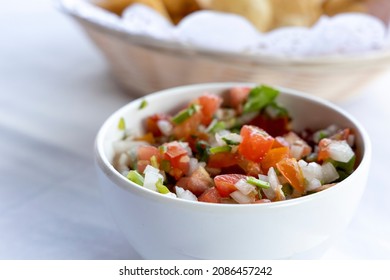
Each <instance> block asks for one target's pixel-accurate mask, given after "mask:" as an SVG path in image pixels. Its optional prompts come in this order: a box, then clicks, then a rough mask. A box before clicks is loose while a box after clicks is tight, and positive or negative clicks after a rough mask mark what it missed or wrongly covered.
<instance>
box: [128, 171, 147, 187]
mask: <svg viewBox="0 0 390 280" xmlns="http://www.w3.org/2000/svg"><path fill="white" fill-rule="evenodd" d="M127 179H129V180H130V181H132V182H133V183H136V184H137V185H140V186H143V185H144V177H142V175H141V174H139V173H138V172H137V171H136V170H130V171H129V173H127Z"/></svg>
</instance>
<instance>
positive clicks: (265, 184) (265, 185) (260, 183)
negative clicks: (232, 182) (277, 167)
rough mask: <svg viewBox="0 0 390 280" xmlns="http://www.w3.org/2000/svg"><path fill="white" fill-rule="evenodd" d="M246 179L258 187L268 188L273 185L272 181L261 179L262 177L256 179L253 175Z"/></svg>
mask: <svg viewBox="0 0 390 280" xmlns="http://www.w3.org/2000/svg"><path fill="white" fill-rule="evenodd" d="M246 181H247V182H248V183H249V184H251V185H254V186H256V187H259V188H263V189H268V188H270V187H271V185H270V183H268V182H266V181H263V180H260V179H256V178H255V177H251V176H249V177H248V178H247V179H246Z"/></svg>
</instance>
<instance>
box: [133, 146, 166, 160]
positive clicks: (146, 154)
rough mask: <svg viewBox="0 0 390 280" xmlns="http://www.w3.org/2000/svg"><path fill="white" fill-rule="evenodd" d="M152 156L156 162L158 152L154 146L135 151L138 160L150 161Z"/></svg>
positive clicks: (142, 147) (158, 155)
mask: <svg viewBox="0 0 390 280" xmlns="http://www.w3.org/2000/svg"><path fill="white" fill-rule="evenodd" d="M152 156H155V157H156V159H157V160H158V159H159V158H160V152H159V150H158V149H157V148H156V147H154V146H140V147H138V150H137V159H138V160H150V158H151V157H152Z"/></svg>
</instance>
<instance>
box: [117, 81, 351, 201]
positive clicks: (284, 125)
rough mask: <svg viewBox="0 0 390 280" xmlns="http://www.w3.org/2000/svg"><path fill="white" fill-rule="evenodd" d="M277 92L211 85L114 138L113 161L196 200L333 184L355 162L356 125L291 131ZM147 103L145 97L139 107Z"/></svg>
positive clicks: (248, 197) (268, 196)
mask: <svg viewBox="0 0 390 280" xmlns="http://www.w3.org/2000/svg"><path fill="white" fill-rule="evenodd" d="M278 95H279V91H278V90H276V89H274V88H271V87H268V86H264V85H263V86H258V87H254V88H246V87H235V88H232V89H230V90H229V91H228V92H227V94H226V95H225V96H224V98H222V97H221V96H219V95H215V94H210V93H207V92H205V93H204V94H202V95H201V96H199V97H198V98H196V99H194V100H192V101H191V102H189V103H188V104H187V105H186V106H185V107H184V108H183V109H182V110H180V111H178V112H175V113H174V114H167V113H164V112H156V113H155V114H154V115H151V116H149V117H148V118H146V119H145V122H144V123H145V133H144V134H143V135H132V134H131V133H129V132H128V130H127V128H126V123H125V120H124V119H123V118H121V119H120V121H119V124H118V129H120V130H123V133H124V137H123V139H121V140H120V141H117V142H115V143H114V149H115V151H116V156H115V158H114V166H115V168H116V169H117V170H118V171H119V172H121V173H122V174H123V175H124V176H125V177H126V178H128V180H130V181H132V182H133V183H135V184H138V185H140V186H142V187H144V188H147V189H150V190H153V191H156V192H158V193H160V194H162V195H168V196H172V197H177V198H181V199H186V200H192V201H201V202H209V203H234V204H248V203H270V202H275V201H282V200H287V199H293V198H297V197H301V196H305V195H309V194H312V193H315V192H319V191H322V190H324V189H327V188H330V187H332V186H334V185H335V184H336V183H337V182H340V181H341V180H343V179H345V178H346V177H348V176H349V175H350V174H351V173H352V172H353V171H354V167H355V159H356V156H355V152H354V145H355V144H354V140H355V137H354V134H353V131H352V130H351V129H350V128H344V127H337V126H336V125H334V124H332V125H330V126H328V127H325V128H321V129H316V130H311V129H306V130H304V131H293V130H292V129H291V123H292V119H293V116H290V114H289V112H288V108H285V107H283V105H282V104H279V102H278V100H277V99H278V98H277V97H278ZM145 106H147V103H146V101H145V102H142V106H141V107H140V109H142V108H144V107H145Z"/></svg>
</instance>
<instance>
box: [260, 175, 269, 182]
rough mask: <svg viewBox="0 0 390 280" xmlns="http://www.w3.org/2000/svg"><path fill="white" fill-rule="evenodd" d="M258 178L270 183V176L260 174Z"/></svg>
mask: <svg viewBox="0 0 390 280" xmlns="http://www.w3.org/2000/svg"><path fill="white" fill-rule="evenodd" d="M258 177H259V179H260V180H262V181H265V182H268V176H267V175H263V174H259V175H258Z"/></svg>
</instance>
